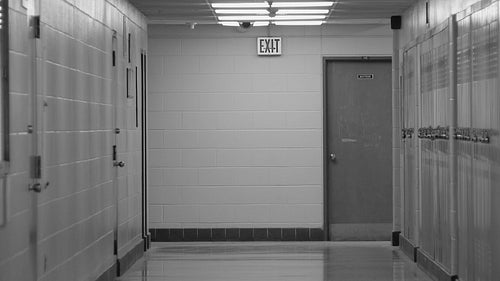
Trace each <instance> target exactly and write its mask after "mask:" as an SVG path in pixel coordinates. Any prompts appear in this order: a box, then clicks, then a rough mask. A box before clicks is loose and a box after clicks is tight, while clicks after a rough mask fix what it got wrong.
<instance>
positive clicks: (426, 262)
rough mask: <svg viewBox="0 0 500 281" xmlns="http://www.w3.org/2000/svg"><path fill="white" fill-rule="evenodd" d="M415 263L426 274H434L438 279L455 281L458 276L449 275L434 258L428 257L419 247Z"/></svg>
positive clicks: (439, 280)
mask: <svg viewBox="0 0 500 281" xmlns="http://www.w3.org/2000/svg"><path fill="white" fill-rule="evenodd" d="M417 264H418V267H420V268H421V269H422V270H423V271H425V272H427V274H429V275H431V276H434V277H435V278H436V280H438V281H456V280H458V276H456V275H450V274H449V273H448V272H447V271H446V270H445V269H443V268H442V267H441V266H440V265H439V264H437V263H436V262H435V261H434V260H432V259H431V258H429V257H428V256H427V255H426V254H425V253H424V252H422V251H421V250H420V249H417Z"/></svg>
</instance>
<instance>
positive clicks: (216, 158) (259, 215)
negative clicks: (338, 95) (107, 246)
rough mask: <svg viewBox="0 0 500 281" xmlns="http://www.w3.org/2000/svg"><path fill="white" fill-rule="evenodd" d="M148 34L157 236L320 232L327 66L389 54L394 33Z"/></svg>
mask: <svg viewBox="0 0 500 281" xmlns="http://www.w3.org/2000/svg"><path fill="white" fill-rule="evenodd" d="M269 33H270V35H273V36H282V37H283V55H282V56H281V57H258V56H257V55H256V52H257V51H256V37H258V36H266V35H268V29H267V28H253V29H250V30H249V31H247V32H239V31H237V30H235V29H234V28H228V27H220V26H204V25H200V26H197V27H196V28H195V29H194V30H190V29H189V28H188V27H187V26H156V25H152V26H149V50H150V56H149V81H150V87H149V93H150V94H149V148H150V150H149V195H150V196H149V200H150V205H149V208H150V209H149V210H150V213H149V214H150V217H149V220H150V227H151V228H154V229H178V228H182V229H187V228H195V229H196V228H198V229H200V228H216V229H219V228H221V229H224V228H254V229H255V228H294V227H305V228H320V227H322V225H323V157H322V153H323V152H322V151H323V69H322V59H323V56H361V55H385V56H388V55H390V54H391V52H392V33H391V31H390V28H389V27H388V26H385V25H370V26H366V25H340V26H335V25H329V26H323V27H306V28H304V27H290V28H278V27H272V28H271V29H270V31H269Z"/></svg>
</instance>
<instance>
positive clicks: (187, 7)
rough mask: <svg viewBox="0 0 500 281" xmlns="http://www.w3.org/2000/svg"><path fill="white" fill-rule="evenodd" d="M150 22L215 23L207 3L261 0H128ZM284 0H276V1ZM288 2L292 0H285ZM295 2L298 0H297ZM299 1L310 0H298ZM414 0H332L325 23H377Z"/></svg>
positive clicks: (215, 20)
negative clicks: (329, 12) (330, 11)
mask: <svg viewBox="0 0 500 281" xmlns="http://www.w3.org/2000/svg"><path fill="white" fill-rule="evenodd" d="M130 1H131V2H132V4H133V5H134V6H135V7H137V8H138V9H139V10H140V11H141V12H142V13H144V14H145V15H146V17H147V18H148V19H149V22H150V23H152V24H155V23H156V24H185V23H197V24H214V23H217V18H216V17H215V16H214V13H213V11H212V8H211V7H210V3H213V2H227V3H231V2H236V3H238V2H263V0H130ZM279 1H284V0H275V1H274V2H279ZM286 1H288V2H290V1H292V0H286ZM296 1H297V0H296ZM300 1H302V2H306V1H310V0H300ZM416 1H417V0H339V1H335V2H336V3H335V4H334V9H333V12H332V13H331V14H330V16H329V18H328V21H327V22H328V23H380V22H388V20H389V19H390V17H391V16H393V15H399V14H401V13H402V12H403V11H404V10H405V9H407V8H408V7H410V6H411V5H412V4H413V3H415V2H416Z"/></svg>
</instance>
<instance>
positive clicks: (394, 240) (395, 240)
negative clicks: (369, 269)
mask: <svg viewBox="0 0 500 281" xmlns="http://www.w3.org/2000/svg"><path fill="white" fill-rule="evenodd" d="M400 234H401V231H393V232H392V239H391V241H392V246H394V247H397V246H399V235H400Z"/></svg>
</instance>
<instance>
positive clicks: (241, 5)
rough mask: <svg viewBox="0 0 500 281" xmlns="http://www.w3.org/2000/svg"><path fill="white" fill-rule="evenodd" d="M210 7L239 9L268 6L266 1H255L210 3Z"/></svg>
mask: <svg viewBox="0 0 500 281" xmlns="http://www.w3.org/2000/svg"><path fill="white" fill-rule="evenodd" d="M212 8H214V9H219V8H226V9H240V8H269V4H268V3H267V2H256V3H212Z"/></svg>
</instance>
